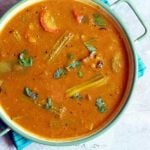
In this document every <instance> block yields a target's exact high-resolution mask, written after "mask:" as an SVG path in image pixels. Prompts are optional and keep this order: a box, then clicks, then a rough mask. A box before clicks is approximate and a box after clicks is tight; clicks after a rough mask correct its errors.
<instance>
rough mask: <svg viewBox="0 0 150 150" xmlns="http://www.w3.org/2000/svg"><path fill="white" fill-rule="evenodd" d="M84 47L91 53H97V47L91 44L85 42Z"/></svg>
mask: <svg viewBox="0 0 150 150" xmlns="http://www.w3.org/2000/svg"><path fill="white" fill-rule="evenodd" d="M84 46H85V47H86V48H87V49H88V51H89V52H90V53H92V52H95V53H96V50H97V49H96V47H94V46H93V45H91V44H90V43H89V42H84Z"/></svg>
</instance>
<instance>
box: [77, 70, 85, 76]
mask: <svg viewBox="0 0 150 150" xmlns="http://www.w3.org/2000/svg"><path fill="white" fill-rule="evenodd" d="M77 74H78V77H79V78H83V76H84V73H83V72H82V71H81V70H79V71H78V73H77Z"/></svg>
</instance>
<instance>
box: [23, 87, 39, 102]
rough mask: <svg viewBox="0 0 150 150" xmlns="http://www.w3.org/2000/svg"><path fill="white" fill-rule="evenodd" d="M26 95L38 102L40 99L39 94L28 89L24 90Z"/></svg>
mask: <svg viewBox="0 0 150 150" xmlns="http://www.w3.org/2000/svg"><path fill="white" fill-rule="evenodd" d="M24 94H25V95H26V96H28V97H30V98H31V99H33V100H36V99H37V98H38V94H37V93H36V92H33V91H32V90H31V89H29V88H27V87H25V88H24Z"/></svg>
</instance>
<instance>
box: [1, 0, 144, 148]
mask: <svg viewBox="0 0 150 150" xmlns="http://www.w3.org/2000/svg"><path fill="white" fill-rule="evenodd" d="M2 1H3V3H2ZM95 1H97V2H98V1H100V0H95ZM101 1H103V2H104V3H106V4H107V5H108V1H107V0H101ZM16 2H17V0H0V15H2V14H3V12H4V11H6V10H7V9H8V8H9V7H10V6H11V5H12V4H14V3H16ZM145 69H146V67H145V64H144V63H143V61H142V59H141V58H140V57H138V77H142V76H143V75H144V72H145ZM4 127H5V125H4V124H3V123H2V122H0V128H1V129H2V128H4ZM10 136H11V139H12V141H13V143H14V145H15V146H16V148H17V150H22V149H23V148H25V147H26V146H27V145H29V144H31V143H32V141H30V140H27V139H25V138H23V137H22V136H20V135H19V134H17V133H15V132H13V131H12V132H10Z"/></svg>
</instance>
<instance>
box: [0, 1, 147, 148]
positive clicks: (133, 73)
mask: <svg viewBox="0 0 150 150" xmlns="http://www.w3.org/2000/svg"><path fill="white" fill-rule="evenodd" d="M40 1H42V0H22V1H20V2H19V3H17V4H16V5H15V6H13V7H12V8H11V9H10V10H8V12H7V13H6V14H5V15H4V16H3V17H2V18H1V19H0V32H1V31H2V30H3V28H4V27H5V25H6V24H7V23H8V21H9V20H10V19H11V18H12V17H14V16H15V15H16V14H17V13H18V12H20V11H21V10H23V9H24V8H25V7H28V6H30V5H32V4H35V3H38V2H40ZM77 1H80V2H83V3H86V4H89V5H92V6H94V7H98V8H101V9H103V10H104V11H105V13H106V15H108V16H110V17H111V19H112V20H113V22H115V25H116V26H117V28H118V31H119V32H120V35H121V36H122V39H123V40H124V43H125V45H126V49H127V53H128V58H129V59H128V61H129V64H130V65H129V78H128V81H127V88H126V90H125V92H124V96H123V99H122V101H121V102H120V104H119V106H118V107H117V108H116V110H115V111H114V113H112V115H111V116H110V117H109V120H108V121H107V123H105V124H104V125H103V128H101V129H97V130H95V131H93V132H92V133H91V134H88V135H86V136H84V137H79V138H75V139H64V140H48V139H44V138H42V137H39V136H37V135H34V134H32V133H30V132H28V131H26V130H25V129H23V128H21V127H20V126H18V125H17V124H15V123H14V122H12V120H11V119H10V118H9V117H8V116H7V115H6V113H5V112H4V111H3V109H2V108H1V106H0V118H1V119H2V120H3V121H4V123H5V124H6V125H7V126H8V128H6V129H4V130H3V131H2V132H0V136H3V135H4V134H6V133H7V132H9V131H10V130H13V131H15V132H17V133H18V134H20V135H22V136H23V137H25V138H27V139H30V140H32V141H35V142H38V143H42V144H46V145H55V146H62V145H64V146H65V145H73V144H79V143H82V142H85V141H88V140H90V139H93V138H95V137H97V136H99V135H101V134H103V132H104V131H106V130H107V129H109V128H110V127H111V126H112V125H113V124H114V123H115V122H116V120H118V118H119V116H121V114H122V112H123V110H124V109H125V107H126V106H127V103H128V102H129V99H130V98H131V95H132V93H133V90H134V86H135V82H136V78H137V67H138V66H137V59H136V54H135V50H134V41H133V40H132V39H131V38H130V36H129V33H128V31H127V30H126V28H125V25H124V24H123V22H122V21H121V19H120V18H119V17H118V15H117V14H115V13H114V11H113V10H112V9H111V8H112V6H114V5H116V4H117V3H126V4H127V5H128V6H129V7H130V8H131V9H132V10H133V12H134V13H135V15H136V16H137V18H138V19H139V21H140V22H141V24H142V25H143V27H144V33H143V34H142V35H141V36H139V37H138V38H137V39H136V40H135V41H139V40H140V39H142V38H143V37H144V36H145V34H146V33H147V29H146V27H145V25H144V23H143V22H142V20H141V19H140V17H139V15H138V14H137V12H136V11H135V9H134V8H133V7H132V5H131V4H130V2H129V0H118V1H117V2H115V3H113V4H112V5H111V6H110V7H108V6H107V5H105V4H103V3H102V2H100V1H99V0H93V1H92V0H77Z"/></svg>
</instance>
